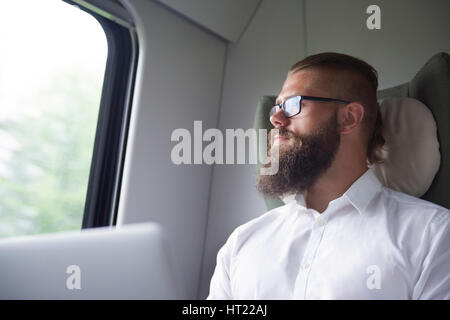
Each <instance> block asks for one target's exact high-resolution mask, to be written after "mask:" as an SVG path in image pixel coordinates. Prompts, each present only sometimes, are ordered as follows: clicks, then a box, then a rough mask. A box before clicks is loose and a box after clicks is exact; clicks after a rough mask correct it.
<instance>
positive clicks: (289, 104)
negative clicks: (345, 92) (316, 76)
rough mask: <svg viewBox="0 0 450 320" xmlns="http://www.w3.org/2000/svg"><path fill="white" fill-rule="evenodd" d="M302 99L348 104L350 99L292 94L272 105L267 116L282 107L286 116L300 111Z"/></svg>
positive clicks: (289, 116) (291, 115)
mask: <svg viewBox="0 0 450 320" xmlns="http://www.w3.org/2000/svg"><path fill="white" fill-rule="evenodd" d="M302 100H312V101H323V102H338V103H345V104H348V103H350V101H345V100H339V99H332V98H319V97H310V96H293V97H290V98H288V99H286V100H285V101H283V102H282V103H279V104H276V105H274V106H273V107H272V108H271V109H270V112H269V117H271V116H273V115H274V114H275V113H277V112H278V111H280V109H283V114H284V116H285V117H286V118H291V117H293V116H295V115H297V114H299V113H300V111H301V110H302Z"/></svg>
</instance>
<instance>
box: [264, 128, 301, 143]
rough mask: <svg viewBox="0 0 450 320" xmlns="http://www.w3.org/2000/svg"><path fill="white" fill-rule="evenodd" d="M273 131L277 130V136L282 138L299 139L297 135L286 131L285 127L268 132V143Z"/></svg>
mask: <svg viewBox="0 0 450 320" xmlns="http://www.w3.org/2000/svg"><path fill="white" fill-rule="evenodd" d="M275 129H278V136H280V137H283V138H288V139H290V138H300V137H299V136H298V135H297V134H295V133H293V132H291V131H289V130H287V129H286V128H285V127H279V128H274V129H272V130H270V133H269V137H268V138H269V141H271V139H272V137H273V135H274V134H275V131H274V130H275Z"/></svg>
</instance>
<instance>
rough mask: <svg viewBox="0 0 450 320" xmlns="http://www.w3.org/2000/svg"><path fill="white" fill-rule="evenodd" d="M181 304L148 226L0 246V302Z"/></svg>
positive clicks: (160, 237) (158, 240)
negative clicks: (171, 301) (176, 301)
mask: <svg viewBox="0 0 450 320" xmlns="http://www.w3.org/2000/svg"><path fill="white" fill-rule="evenodd" d="M171 263H172V264H171ZM182 298H183V288H182V287H181V284H180V279H179V275H178V273H177V271H176V270H175V268H174V265H173V262H172V261H171V258H170V252H168V244H167V242H166V241H165V236H164V234H163V232H162V229H161V227H159V226H158V225H157V224H154V223H143V224H136V225H126V226H121V227H119V228H111V227H108V228H96V229H87V230H83V231H76V232H64V233H54V234H46V235H37V236H27V237H17V238H10V239H3V240H0V299H182Z"/></svg>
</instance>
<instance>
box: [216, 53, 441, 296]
mask: <svg viewBox="0 0 450 320" xmlns="http://www.w3.org/2000/svg"><path fill="white" fill-rule="evenodd" d="M377 88H378V77H377V72H376V70H375V69H374V68H373V67H372V66H370V65H369V64H367V63H366V62H364V61H362V60H360V59H357V58H354V57H351V56H348V55H344V54H338V53H331V52H330V53H321V54H317V55H312V56H309V57H307V58H305V59H303V60H302V61H299V62H298V63H296V64H294V65H293V66H292V67H291V68H290V70H289V72H288V74H287V78H286V81H285V82H284V84H283V86H282V89H281V92H280V94H279V95H278V97H277V100H276V105H275V106H274V107H273V108H272V109H271V111H270V114H269V115H268V116H270V121H271V123H272V124H273V126H274V128H275V129H278V130H277V134H275V136H273V137H272V139H271V140H272V141H273V144H271V145H270V146H269V153H270V150H274V148H275V147H277V149H278V150H279V153H277V154H279V156H278V158H277V157H274V154H275V153H274V154H272V157H271V158H270V161H277V162H278V168H279V170H278V172H277V173H276V174H274V175H265V176H262V175H261V176H260V177H259V179H258V182H257V188H258V190H259V191H260V192H261V193H262V194H263V195H265V196H270V197H283V196H285V195H288V194H293V195H295V200H293V201H291V202H288V203H287V204H286V205H284V206H282V207H278V208H275V209H273V210H271V211H269V212H267V213H265V214H263V215H262V216H260V217H258V218H256V219H253V220H251V221H249V222H247V223H245V224H243V225H241V226H239V227H238V228H236V229H235V230H234V232H233V233H232V234H231V235H230V237H229V238H228V240H227V242H226V243H225V245H224V246H223V247H222V248H221V249H220V251H219V253H218V255H217V265H216V268H215V271H214V275H213V277H212V279H211V284H210V292H209V296H208V299H450V273H449V270H450V235H449V225H450V215H449V210H447V209H445V208H443V207H441V206H438V205H435V204H433V203H430V202H427V201H424V200H421V199H418V198H415V197H412V196H409V195H406V194H404V193H401V192H396V191H394V190H391V189H389V188H386V187H384V186H382V185H381V183H380V182H379V181H378V179H377V178H376V176H375V174H374V173H373V171H372V170H370V169H368V165H370V164H373V163H375V162H377V161H379V157H378V152H379V150H380V148H381V147H382V146H383V144H384V139H383V136H382V119H381V114H380V110H379V106H378V104H377V100H376V92H377ZM271 165H272V164H271V163H270V162H269V163H268V164H267V165H266V166H267V167H269V166H271Z"/></svg>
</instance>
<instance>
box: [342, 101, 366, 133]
mask: <svg viewBox="0 0 450 320" xmlns="http://www.w3.org/2000/svg"><path fill="white" fill-rule="evenodd" d="M363 118H364V107H363V106H362V104H360V103H359V102H351V103H349V104H347V105H345V106H344V107H343V108H342V109H341V110H339V125H340V128H339V129H340V133H341V134H349V133H351V132H353V131H354V130H355V128H357V127H358V126H359V124H360V123H361V122H362V120H363Z"/></svg>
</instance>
